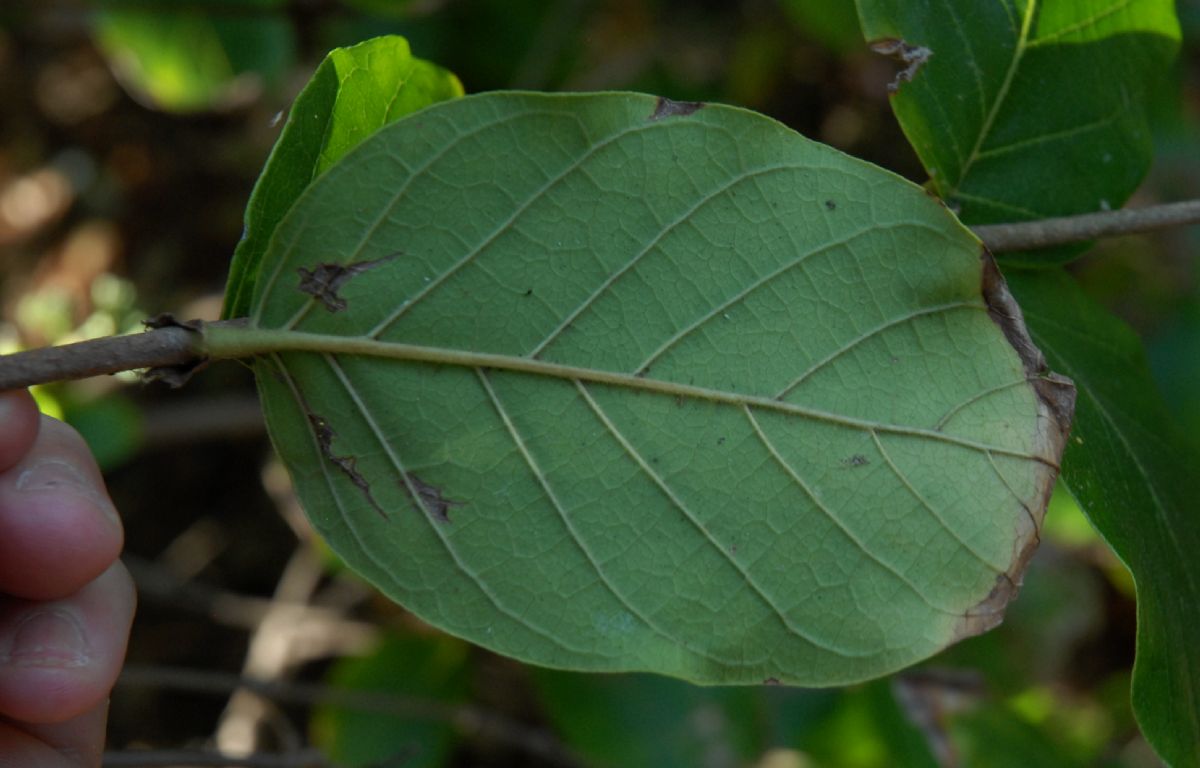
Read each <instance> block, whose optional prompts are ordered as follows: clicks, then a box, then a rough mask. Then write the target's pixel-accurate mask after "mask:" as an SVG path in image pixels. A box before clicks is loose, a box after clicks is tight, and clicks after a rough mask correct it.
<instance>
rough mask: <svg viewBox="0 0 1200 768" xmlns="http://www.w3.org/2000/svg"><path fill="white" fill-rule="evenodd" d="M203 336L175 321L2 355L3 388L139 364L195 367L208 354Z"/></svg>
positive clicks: (0, 375)
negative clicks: (97, 337) (170, 323)
mask: <svg viewBox="0 0 1200 768" xmlns="http://www.w3.org/2000/svg"><path fill="white" fill-rule="evenodd" d="M214 325H215V323H214ZM202 342H203V338H202V336H201V334H200V333H199V332H198V331H196V330H194V329H192V328H188V327H185V326H182V325H169V326H166V327H163V328H153V329H151V330H148V331H146V332H145V333H134V334H130V335H128V336H107V337H104V338H101V339H92V340H90V341H79V342H76V343H74V344H63V345H62V346H58V347H43V348H41V349H31V350H28V351H25V352H17V353H15V354H12V355H0V392H4V391H7V390H10V389H20V388H22V387H29V386H32V385H34V384H46V383H48V382H51V381H65V380H68V379H86V378H88V377H91V376H100V375H103V374H110V373H119V372H121V371H132V370H135V369H138V368H150V369H164V370H165V369H172V368H175V369H181V370H182V369H188V368H194V367H196V366H198V365H200V364H202V363H203V362H204V359H205V353H204V350H203V348H202Z"/></svg>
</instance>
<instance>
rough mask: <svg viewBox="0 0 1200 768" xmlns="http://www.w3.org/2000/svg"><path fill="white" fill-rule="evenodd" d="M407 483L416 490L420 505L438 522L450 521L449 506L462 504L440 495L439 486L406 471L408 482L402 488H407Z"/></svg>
mask: <svg viewBox="0 0 1200 768" xmlns="http://www.w3.org/2000/svg"><path fill="white" fill-rule="evenodd" d="M409 484H411V485H412V489H413V490H414V491H416V492H417V497H418V498H417V500H418V503H420V505H421V507H422V508H423V509H424V510H425V511H426V512H428V513H429V514H430V516H432V517H433V519H435V520H437V521H438V522H441V523H448V522H450V508H451V507H461V506H462V505H463V503H462V502H461V501H455V500H454V499H447V498H446V497H445V496H443V495H442V489H441V488H438V487H437V486H435V485H430V484H429V483H427V482H425V481H424V480H422V479H421V478H419V477H417V476H416V475H414V474H413V473H411V472H409V473H408V484H403V485H404V490H406V491H407V490H408V488H409Z"/></svg>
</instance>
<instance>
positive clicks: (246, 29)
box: [94, 0, 296, 112]
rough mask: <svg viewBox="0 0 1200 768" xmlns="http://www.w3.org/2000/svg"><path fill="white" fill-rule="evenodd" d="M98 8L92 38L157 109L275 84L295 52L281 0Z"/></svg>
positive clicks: (115, 2)
mask: <svg viewBox="0 0 1200 768" xmlns="http://www.w3.org/2000/svg"><path fill="white" fill-rule="evenodd" d="M100 6H101V10H99V11H98V12H97V13H96V16H95V22H94V27H95V36H96V42H97V44H98V45H99V47H100V49H101V50H102V51H103V52H104V54H105V56H107V57H108V59H109V61H110V62H111V63H112V66H113V71H114V72H115V73H116V74H117V77H118V78H119V79H120V81H121V83H122V84H123V85H124V86H125V88H126V90H128V91H130V92H131V93H132V94H133V95H134V96H136V97H137V98H138V99H139V100H140V101H142V102H143V103H146V104H148V105H150V106H153V107H155V108H157V109H162V110H166V111H169V112H195V111H200V110H206V109H213V108H216V107H220V106H222V104H224V103H227V102H237V101H238V100H239V99H240V98H241V97H242V96H243V95H245V94H248V93H250V94H252V93H256V92H257V91H258V90H259V89H260V88H261V87H262V86H268V87H270V86H274V85H276V84H278V83H279V82H280V81H281V80H282V78H283V76H284V74H285V73H286V72H287V70H288V67H290V66H291V64H292V61H293V59H294V58H295V47H296V45H295V39H294V36H293V33H292V28H291V24H290V22H289V21H288V18H287V16H286V15H285V14H284V13H283V6H284V3H283V2H282V0H243V3H242V7H240V8H239V7H232V6H231V5H230V4H229V3H211V2H205V1H204V0H198V2H186V3H185V2H179V0H175V1H174V2H161V3H159V5H158V6H156V7H153V8H146V7H144V4H143V5H138V4H133V5H131V4H129V3H122V2H119V0H105V1H104V2H101V3H100ZM134 6H137V7H134Z"/></svg>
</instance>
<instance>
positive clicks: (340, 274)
mask: <svg viewBox="0 0 1200 768" xmlns="http://www.w3.org/2000/svg"><path fill="white" fill-rule="evenodd" d="M394 258H396V257H395V256H394V255H393V256H384V257H383V258H382V259H374V260H372V261H358V262H355V263H353V264H345V265H343V264H318V265H316V266H315V267H313V268H312V269H307V268H305V267H298V268H297V269H296V271H297V272H298V273H299V275H300V286H299V288H300V292H301V293H307V294H308V295H309V296H312V297H313V298H314V299H317V300H319V301H320V302H321V303H322V304H324V305H325V309H327V310H329V311H330V312H341V311H342V310H343V309H345V308H346V300H345V299H343V298H342V297H341V296H339V295H338V291H339V290H341V288H342V286H343V285H345V284H346V283H347V282H348V281H349V280H350V278H352V277H354V276H355V275H361V274H362V273H363V272H368V271H370V270H372V269H374V268H375V267H377V266H379V265H380V264H383V263H385V262H388V261H391V260H392V259H394Z"/></svg>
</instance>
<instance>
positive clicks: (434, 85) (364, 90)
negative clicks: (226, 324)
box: [222, 36, 463, 318]
mask: <svg viewBox="0 0 1200 768" xmlns="http://www.w3.org/2000/svg"><path fill="white" fill-rule="evenodd" d="M462 92H463V91H462V84H461V83H459V82H458V78H456V77H455V76H454V75H453V74H451V73H449V72H447V71H446V70H444V69H442V68H441V67H438V66H436V65H434V64H430V63H429V62H427V61H424V60H422V59H418V58H416V57H414V56H413V55H412V53H411V52H410V51H409V48H408V42H407V41H406V40H405V39H404V38H402V37H396V36H389V37H379V38H375V39H373V40H368V41H367V42H365V43H359V44H358V45H355V46H351V47H349V48H338V49H335V50H333V51H330V53H329V55H328V56H326V57H325V60H324V61H323V62H321V66H320V67H318V68H317V71H316V73H315V74H314V75H313V77H312V80H310V81H309V83H308V85H306V86H305V88H304V90H303V91H301V92H300V95H299V96H297V97H296V102H295V103H294V104H293V105H292V110H291V112H290V113H289V114H288V119H287V123H286V124H285V125H284V127H283V132H282V133H281V134H280V136H279V140H278V141H277V142H276V143H275V148H274V149H273V150H272V151H271V156H270V157H269V158H268V159H267V164H266V167H265V168H263V172H262V175H261V176H259V178H258V182H257V183H256V184H255V185H254V191H253V192H252V193H251V195H250V202H249V203H248V204H247V206H246V230H245V233H244V234H243V236H242V241H241V242H240V243H238V247H237V251H236V252H235V253H234V256H233V264H232V265H231V266H230V270H229V289H228V290H227V291H226V298H225V308H224V310H223V313H222V317H226V318H229V317H241V316H244V315H246V314H247V313H248V312H249V311H250V297H251V295H252V294H253V291H254V283H255V279H256V277H257V275H258V266H259V264H260V262H261V261H262V257H263V254H264V253H265V251H266V249H267V243H268V242H270V239H271V234H272V233H273V232H274V231H275V227H276V226H278V224H279V222H280V220H282V219H283V216H284V214H285V213H287V211H288V209H289V208H291V207H292V203H294V202H295V201H296V198H298V197H299V196H300V194H301V193H302V192H303V191H304V190H305V189H306V188H307V187H308V185H309V184H311V183H312V181H313V179H315V178H316V177H317V176H319V175H321V173H323V172H324V171H325V170H326V169H327V168H329V166H331V165H333V163H335V162H337V160H338V159H339V158H341V156H342V155H344V154H346V152H348V151H350V150H351V149H353V148H354V147H355V146H357V145H358V143H359V142H361V141H362V140H363V139H365V138H366V137H368V136H370V135H371V134H372V133H374V132H375V131H377V130H379V128H380V127H382V126H384V125H387V124H388V123H390V122H393V121H395V120H398V119H400V118H401V117H403V116H405V115H407V114H410V113H412V112H415V111H417V110H419V109H422V108H424V107H427V106H429V105H430V104H433V103H434V102H438V101H442V100H444V99H451V98H455V97H457V96H461V95H462Z"/></svg>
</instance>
